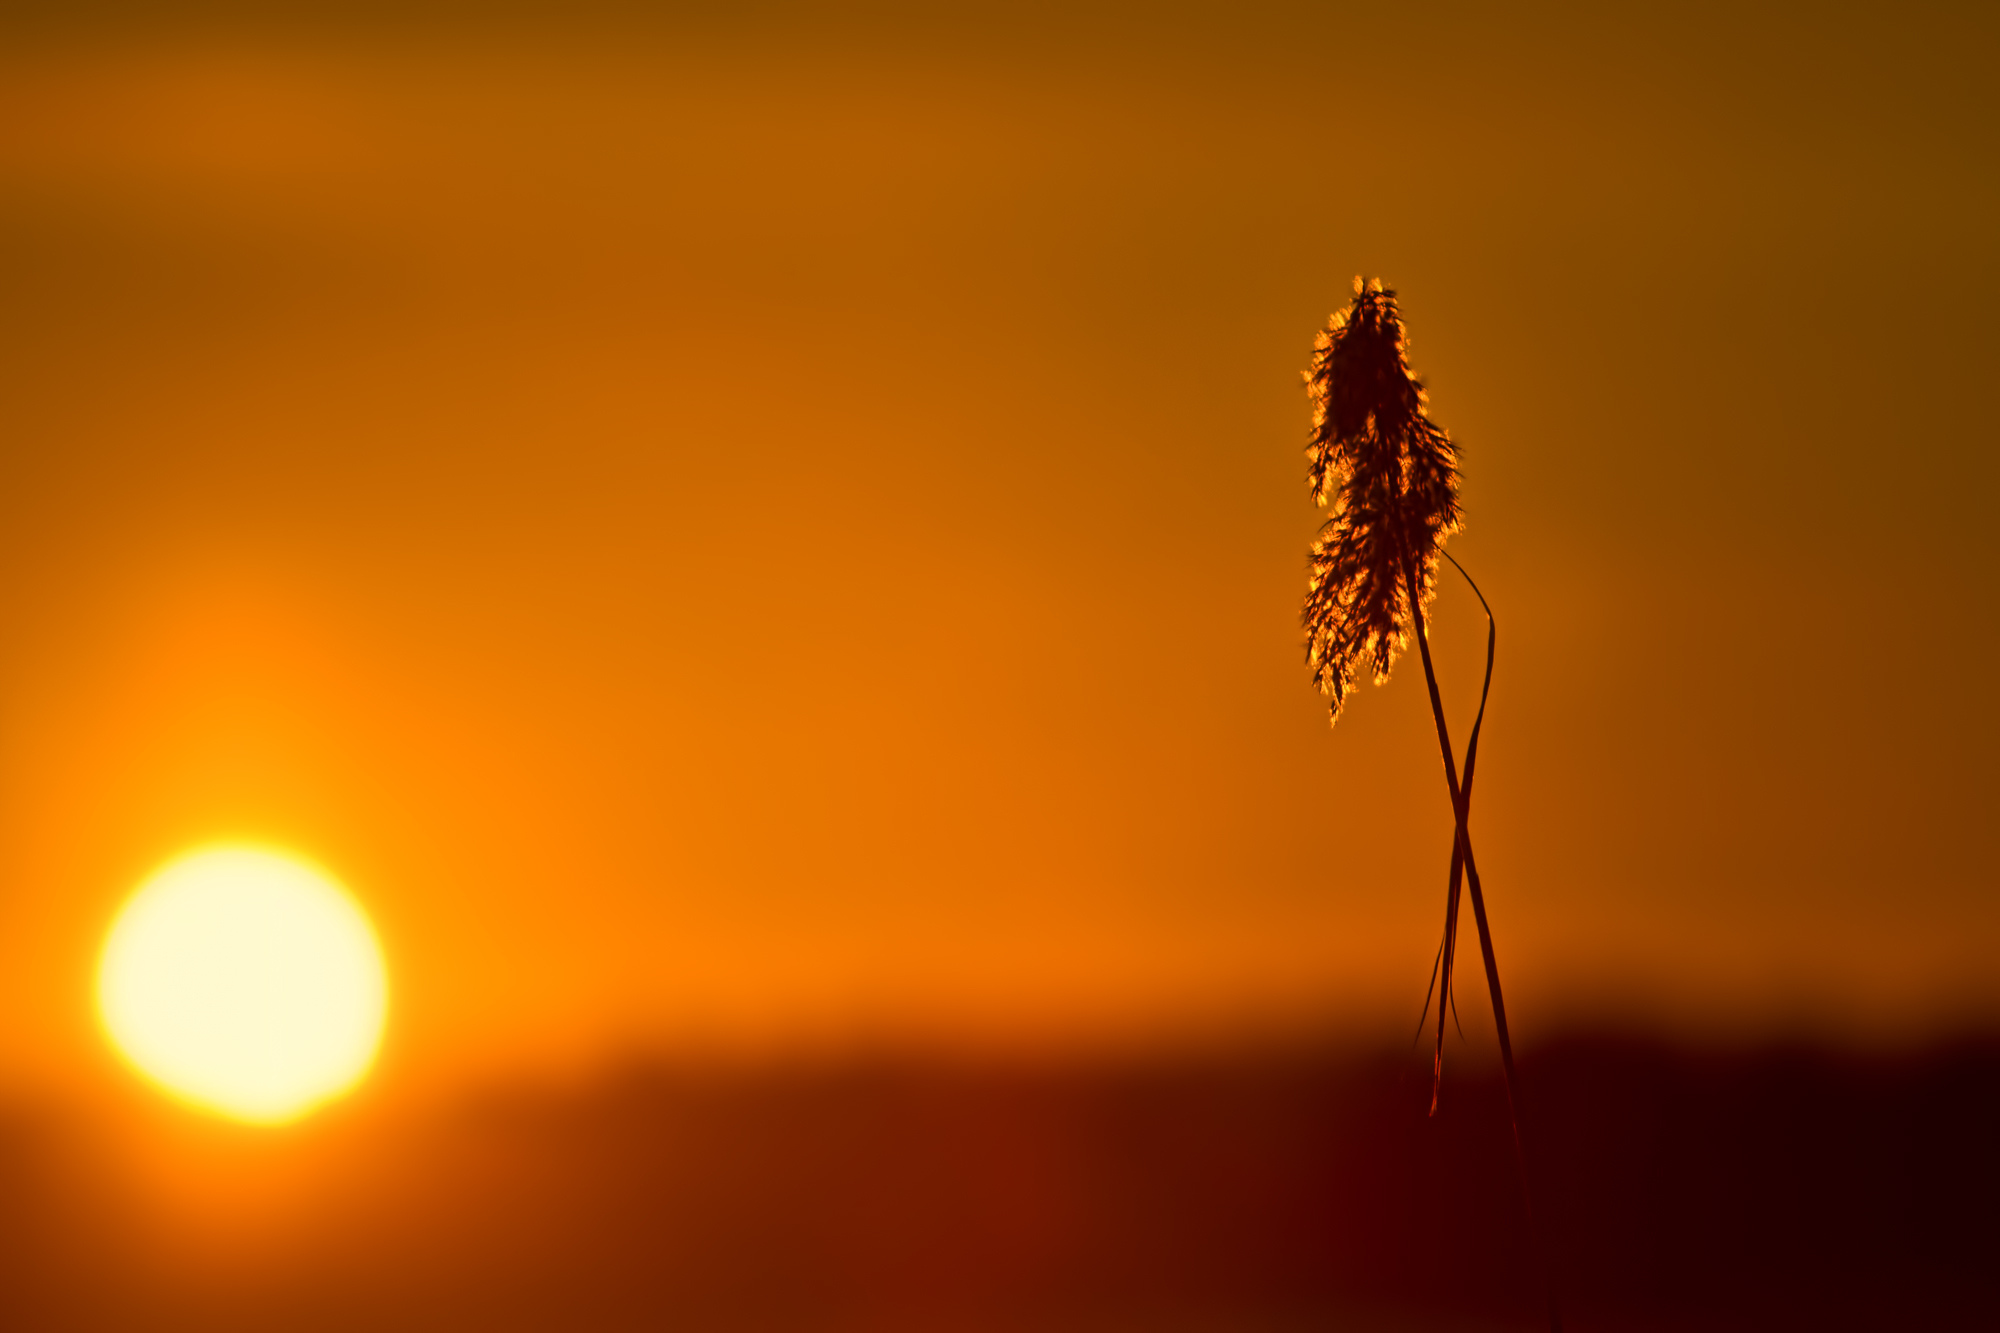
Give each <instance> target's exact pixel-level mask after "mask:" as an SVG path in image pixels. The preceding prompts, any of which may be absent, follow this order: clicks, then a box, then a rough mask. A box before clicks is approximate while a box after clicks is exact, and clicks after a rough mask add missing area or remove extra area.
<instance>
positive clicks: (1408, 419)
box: [1300, 278, 1459, 721]
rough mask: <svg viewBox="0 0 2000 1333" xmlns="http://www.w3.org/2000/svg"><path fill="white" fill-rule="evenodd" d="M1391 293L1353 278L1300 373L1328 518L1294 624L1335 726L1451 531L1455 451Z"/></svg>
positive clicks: (1396, 636) (1314, 467)
mask: <svg viewBox="0 0 2000 1333" xmlns="http://www.w3.org/2000/svg"><path fill="white" fill-rule="evenodd" d="M1407 341H1408V339H1407V337H1406V335H1405V334H1404V331H1403V321H1402V317H1401V316H1400V314H1399V313H1398V312H1397V309H1396V293H1395V292H1394V291H1391V290H1388V289H1386V288H1384V287H1383V285H1382V283H1381V282H1380V281H1379V280H1377V281H1374V282H1370V283H1366V284H1364V283H1363V282H1362V281H1361V279H1359V278H1356V279H1355V280H1354V301H1353V304H1352V305H1350V306H1349V307H1348V308H1347V309H1346V310H1345V311H1343V312H1341V313H1339V314H1336V315H1335V316H1333V318H1332V320H1331V321H1330V322H1329V323H1328V325H1327V328H1326V331H1325V332H1324V333H1322V334H1320V335H1319V338H1318V340H1317V341H1316V342H1315V343H1314V345H1313V357H1312V366H1311V368H1310V369H1309V370H1307V371H1306V377H1305V378H1306V392H1307V394H1308V395H1310V397H1311V399H1312V409H1313V417H1312V434H1311V437H1310V441H1309V443H1308V444H1307V447H1306V460H1307V465H1308V469H1307V481H1308V483H1309V484H1310V486H1311V488H1312V493H1313V499H1314V501H1315V502H1317V503H1319V504H1322V505H1324V504H1327V503H1329V502H1330V503H1331V504H1332V506H1333V514H1332V517H1330V518H1329V519H1327V521H1326V523H1325V524H1324V525H1323V526H1322V527H1321V528H1320V530H1319V536H1318V538H1316V539H1315V540H1314V542H1313V546H1312V572H1311V577H1310V580H1309V581H1308V583H1307V585H1306V601H1305V609H1304V612H1303V613H1302V615H1301V617H1300V618H1301V621H1302V622H1303V624H1304V626H1305V631H1306V662H1307V664H1308V665H1309V666H1311V668H1312V673H1313V684H1315V685H1316V686H1318V687H1319V689H1320V691H1321V692H1322V693H1324V694H1325V695H1326V696H1327V697H1328V700H1329V707H1330V709H1331V713H1332V717H1333V719H1334V720H1335V721H1338V720H1339V718H1340V707H1341V704H1342V703H1343V702H1344V701H1345V699H1346V697H1347V691H1348V689H1349V687H1350V686H1351V685H1352V684H1353V682H1354V677H1355V675H1356V674H1357V673H1358V672H1359V671H1360V669H1361V666H1362V664H1363V663H1364V662H1365V663H1367V665H1368V666H1369V668H1370V669H1371V670H1372V672H1373V674H1374V677H1375V679H1376V681H1377V682H1380V681H1383V680H1386V679H1387V678H1388V675H1389V668H1390V667H1391V666H1392V665H1393V664H1394V663H1395V660H1396V654H1397V653H1399V652H1400V651H1401V650H1402V648H1403V647H1404V644H1405V643H1406V641H1407V636H1408V633H1409V625H1410V623H1411V606H1410V597H1409V588H1408V583H1407V577H1408V576H1409V575H1411V574H1414V577H1415V580H1416V584H1417V589H1418V596H1420V597H1421V598H1422V599H1423V600H1424V601H1425V602H1428V601H1429V600H1430V595H1431V587H1432V584H1433V581H1434V580H1435V577H1436V573H1437V561H1438V553H1439V551H1441V550H1442V549H1443V548H1444V541H1445V538H1447V537H1449V536H1450V535H1451V534H1452V533H1454V532H1456V531H1458V527H1459V509H1458V451H1457V449H1456V448H1454V446H1453V445H1452V442H1451V437H1450V436H1449V435H1447V434H1446V433H1445V432H1444V430H1443V429H1442V428H1441V427H1439V426H1438V425H1436V424H1435V423H1433V422H1432V421H1431V419H1430V417H1429V416H1428V415H1426V412H1425V397H1424V387H1423V384H1422V383H1421V382H1420V381H1419V380H1418V379H1417V377H1416V376H1414V375H1412V374H1411V373H1410V364H1409V361H1408V360H1407V359H1406V358H1405V356H1404V350H1405V347H1406V345H1407Z"/></svg>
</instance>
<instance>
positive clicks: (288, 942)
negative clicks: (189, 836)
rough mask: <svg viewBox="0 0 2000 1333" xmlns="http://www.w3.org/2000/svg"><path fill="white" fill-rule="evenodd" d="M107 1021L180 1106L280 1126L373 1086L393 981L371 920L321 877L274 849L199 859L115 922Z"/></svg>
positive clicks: (107, 967) (181, 862) (159, 881)
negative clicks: (366, 1084) (367, 1082)
mask: <svg viewBox="0 0 2000 1333" xmlns="http://www.w3.org/2000/svg"><path fill="white" fill-rule="evenodd" d="M97 1010H98V1015H99V1017H100V1018H101V1019H102V1021H103V1023H104V1028H105V1031H106V1032H107V1033H108V1034H109V1035H110V1037H111V1042H112V1044H113V1045H114V1046H116V1047H117V1048H118V1051H119V1053H120V1054H122V1055H123V1056H124V1057H125V1058H126V1059H127V1060H129V1061H131V1063H132V1064H133V1065H134V1066H135V1067H137V1069H138V1070H139V1071H140V1072H141V1073H142V1074H144V1075H146V1077H148V1078H149V1079H151V1080H152V1081H153V1082H155V1083H157V1084H159V1085H160V1086H161V1087H162V1088H164V1089H166V1090H167V1091H168V1092H169V1093H171V1094H173V1095H174V1096H175V1097H178V1098H179V1099H181V1100H182V1101H185V1102H189V1103H192V1104H194V1105H196V1106H199V1107H201V1108H203V1109H205V1110H209V1111H213V1112H216V1113H218V1114H221V1115H224V1116H228V1117H230V1118H232V1119H235V1120H242V1121H248V1122H251V1123H254V1124H282V1123H284V1122H285V1121H289V1120H296V1119H298V1118H299V1117H300V1116H302V1115H305V1114H306V1113H307V1112H309V1111H311V1110H313V1109H314V1108H315V1107H317V1106H319V1105H321V1104H322V1103H324V1102H326V1101H328V1100H330V1099H332V1098H334V1097H338V1096H340V1095H341V1094H342V1093H344V1092H346V1091H348V1090H349V1089H351V1088H352V1087H354V1086H355V1085H356V1084H357V1083H359V1082H360V1081H361V1080H362V1078H363V1077H364V1076H366V1074H367V1073H368V1069H369V1066H371V1065H372V1064H373V1063H374V1061H375V1053H376V1051H377V1049H378V1048H379V1047H380V1045H381V1041H382V1024H383V1020H384V1018H385V1017H386V1015H387V1012H388V969H387V967H386V965H385V964H384V962H383V958H382V948H381V945H380V944H379V943H378V942H377V940H376V938H375V931H374V928H373V927H372V926H371V925H370V924H369V921H368V917H367V914H366V913H365V912H363V911H362V909H361V905H360V904H359V903H357V902H356V901H355V900H354V898H353V896H352V895H350V894H349V893H348V892H347V890H346V889H344V888H342V887H341V885H340V884H339V882H338V881H336V880H335V879H334V878H333V877H332V876H331V875H329V874H328V873H327V872H326V871H324V870H322V869H320V868H319V867H317V866H315V865H313V864H311V863H310V862H308V861H305V860H302V859H300V858H298V857H295V856H291V855H289V854H286V853H284V852H280V851H277V850H274V849H271V848H265V847H255V846H244V845H224V846H213V847H204V848H199V849H197V850H195V851H192V852H188V853H187V854H185V855H183V856H180V857H177V858H175V859H174V860H172V861H169V862H168V863H167V864H165V865H164V866H161V867H160V868H159V869H158V870H156V871H154V872H153V874H152V875H151V876H150V877H148V878H147V880H146V881H145V883H143V884H141V885H140V886H139V888H138V890H137V891H136V892H134V893H133V895H132V896H131V898H130V899H128V900H127V901H126V903H125V905H124V907H123V908H121V909H120V910H119V913H118V916H117V918H116V919H115V920H113V921H112V923H111V929H110V931H109V932H108V933H107V934H106V935H105V937H104V948H103V951H102V953H101V954H100V955H99V956H98V964H97Z"/></svg>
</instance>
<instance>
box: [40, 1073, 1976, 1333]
mask: <svg viewBox="0 0 2000 1333" xmlns="http://www.w3.org/2000/svg"><path fill="white" fill-rule="evenodd" d="M1527 1064H1528V1066H1529V1069H1530V1074H1529V1078H1530V1082H1529V1087H1530V1088H1531V1089H1532V1090H1533V1092H1532V1095H1533V1097H1534V1099H1535V1103H1536V1104H1535V1106H1534V1108H1533V1109H1534V1112H1535V1115H1536V1120H1535V1124H1536V1125H1537V1126H1538V1127H1539V1129H1538V1133H1537V1137H1536V1140H1535V1142H1534V1144H1533V1148H1534V1150H1535V1155H1536V1161H1537V1166H1538V1168H1539V1169H1540V1170H1541V1171H1542V1173H1543V1178H1544V1179H1545V1180H1546V1182H1547V1186H1546V1188H1547V1190H1548V1195H1549V1211H1550V1214H1551V1221H1552V1227H1551V1230H1552V1233H1553V1238H1554V1243H1555V1247H1556V1256H1557V1262H1558V1265H1559V1276H1560V1278H1561V1280H1562V1281H1563V1283H1564V1289H1565V1293H1566V1297H1567V1301H1568V1304H1569V1305H1570V1307H1571V1310H1570V1311H1569V1312H1568V1313H1569V1314H1570V1316H1571V1319H1572V1322H1573V1323H1574V1324H1575V1326H1576V1327H1577V1328H1579V1329H1630V1330H1668V1329H1689V1330H1693V1329H1703V1330H1726V1329H1733V1328H1742V1329H1815V1330H1819V1329H1878V1328H1916V1327H1995V1326H2000V1281H1996V1278H1995V1277H1994V1275H1993V1274H1994V1273H1995V1272H2000V1264H1995V1263H1994V1262H1993V1256H1994V1254H1995V1253H1996V1251H2000V1220H1996V1209H1995V1203H1994V1200H1995V1198H1996V1192H1997V1191H2000V1146H1996V1130H2000V1043H1970V1044H1965V1045H1961V1046H1959V1047H1956V1048H1953V1049H1950V1050H1943V1051H1935V1052H1931V1053H1928V1054H1924V1055H1903V1056H1896V1057H1881V1058H1872V1059H1856V1058H1849V1059H1842V1058H1836V1057H1832V1056H1828V1055H1824V1054H1815V1053H1812V1052H1809V1051H1802V1050H1792V1051H1766V1052H1763V1053H1759V1054H1738V1055H1718V1054H1699V1053H1690V1052H1686V1051H1675V1050H1671V1049H1668V1048H1664V1047H1659V1046H1653V1045H1648V1044H1644V1043H1636V1042H1629V1041H1612V1040H1598V1041H1577V1042H1572V1043H1569V1044H1566V1045H1562V1046H1559V1047H1556V1048H1552V1049H1547V1050H1543V1051H1540V1052H1537V1053H1533V1054H1531V1055H1529V1056H1528V1057H1527ZM1429 1074H1430V1070H1429V1066H1428V1061H1427V1059H1425V1058H1424V1057H1423V1056H1421V1055H1414V1054H1413V1055H1409V1056H1399V1057H1395V1058H1389V1057H1384V1058H1357V1057H1353V1056H1337V1055H1331V1054H1324V1053H1321V1054H1314V1053H1310V1052H1307V1053H1301V1052H1291V1053H1286V1054H1281V1055H1271V1054H1264V1055H1257V1056H1252V1055H1237V1056H1232V1057H1203V1058H1195V1057H1187V1058H1184V1059H1180V1060H1164V1059H1162V1060H1155V1061H1152V1062H1130V1063H1125V1064H1096V1065H1083V1064H1072V1065H1066V1066H1059V1065H1046V1066H1040V1067H1027V1066H1022V1065H1013V1066H1007V1067H999V1066H973V1065H958V1066H950V1065H945V1064H925V1063H921V1062H914V1061H912V1062H901V1063H898V1062H894V1061H878V1062H873V1063H870V1062H856V1063H853V1064H849V1065H845V1066H840V1067H830V1066H829V1067H822V1068H818V1069H815V1070H792V1071H788V1072H768V1071H767V1072H763V1073H759V1074H743V1073H738V1074H733V1075H732V1074H718V1073H713V1072H710V1073H705V1074H698V1073H691V1072H687V1071H676V1070H674V1069H670V1068H666V1067H658V1068H648V1069H634V1070H632V1071H629V1072H628V1073H627V1074H626V1075H624V1076H622V1077H619V1078H615V1079H606V1080H603V1081H601V1082H599V1083H598V1084H596V1085H594V1086H591V1087H588V1088H583V1089H577V1090H571V1091H569V1092H566V1093H562V1094H556V1093H540V1094H530V1093H518V1094H514V1095H509V1096H493V1097H489V1098H487V1099H485V1100H483V1101H479V1102H477V1103H469V1104H467V1105H466V1106H464V1107H462V1108H460V1109H459V1110H457V1111H455V1112H453V1113H451V1114H449V1115H435V1116H431V1117H429V1118H427V1119H423V1120H404V1121H399V1122H391V1121H389V1120H387V1119H386V1118H382V1117H376V1118H374V1119H370V1118H368V1116H367V1115H365V1114H362V1113H352V1114H347V1115H346V1118H345V1119H343V1118H342V1113H334V1114H331V1115H329V1116H328V1117H326V1122H325V1123H324V1124H314V1125H307V1126H301V1127H297V1128H296V1129H295V1130H293V1131H288V1132H286V1133H284V1134H280V1135H275V1136H274V1135H254V1134H253V1135H245V1134H243V1133H241V1132H239V1131H233V1130H227V1129H223V1128H221V1127H208V1126H204V1125H202V1124H200V1123H198V1122H195V1121H193V1120H192V1119H190V1118H178V1119H175V1118H172V1117H168V1116H164V1115H162V1116H157V1117H154V1118H153V1120H152V1121H151V1122H149V1123H148V1124H147V1125H143V1126H141V1127H140V1128H139V1129H137V1130H133V1129H131V1128H130V1127H127V1128H126V1129H125V1130H123V1131H120V1132H118V1133H113V1132H112V1130H111V1129H109V1128H107V1127H106V1126H105V1125H104V1124H100V1123H97V1122H91V1123H90V1124H88V1125H85V1124H82V1123H79V1122H76V1121H57V1120H54V1119H51V1118H48V1117H42V1118H37V1117H34V1116H31V1115H25V1114H17V1115H15V1116H14V1117H12V1118H11V1119H9V1120H7V1121H6V1122H5V1123H4V1124H0V1173H4V1178H0V1219H4V1230H3V1231H0V1284H3V1285H0V1301H3V1302H4V1306H0V1325H3V1326H5V1327H7V1328H10V1329H11V1328H20V1329H50V1330H61V1329H79V1330H82V1329H138V1328H146V1329H182V1328H184V1329H203V1330H211V1329H250V1328H259V1329H277V1328H283V1329H296V1330H313V1329H334V1328H343V1329H346V1328H369V1329H394V1330H400V1329H451V1328H465V1329H498V1330H510V1329H602V1328H631V1327H660V1328H673V1329H677V1330H689V1331H691V1333H700V1331H702V1330H773V1331H774V1333H783V1331H784V1330H791V1329H797V1330H802V1331H803V1330H820V1329H826V1330H855V1331H856V1333H860V1331H863V1330H910V1331H911V1333H916V1331H917V1330H938V1331H939V1333H953V1331H954V1330H966V1331H967V1333H981V1331H983V1330H993V1331H995V1333H999V1331H1001V1330H1009V1331H1011V1330H1024V1331H1025V1330H1030V1329H1032V1330H1038V1331H1042V1330H1047V1331H1052V1333H1063V1331H1064V1330H1103V1331H1105V1333H1111V1331H1112V1330H1135V1331H1136V1330H1161V1331H1163V1333H1175V1331H1179V1330H1185V1331H1186V1333H1197V1331H1200V1333H1224V1331H1225V1330H1229V1331H1233V1333H1260V1331H1263V1330H1269V1331H1270V1333H1283V1331H1289V1330H1307V1329H1340V1328H1357V1329H1406V1330H1420V1329H1436V1330H1460V1329H1463V1330H1473V1329H1506V1328H1518V1329H1528V1328H1533V1327H1536V1326H1537V1325H1538V1323H1539V1321H1540V1320H1541V1318H1542V1317H1543V1316H1542V1313H1541V1311H1542V1306H1541V1300H1540V1294H1539V1290H1538V1286H1537V1282H1536V1277H1535V1270H1534V1267H1533V1263H1532V1258H1531V1255H1530V1253H1529V1252H1528V1249H1527V1245H1528V1241H1527V1237H1526V1235H1525V1233H1524V1230H1523V1228H1522V1226H1521V1222H1520V1202H1519V1195H1518V1191H1517V1189H1516V1187H1515V1182H1514V1179H1513V1164H1512V1161H1511V1157H1510V1153H1509V1150H1508V1145H1507V1141H1506V1136H1507V1134H1508V1122H1507V1116H1506V1111H1505V1108H1504V1102H1503V1093H1502V1090H1501V1087H1500V1082H1499V1078H1498V1074H1497V1071H1494V1072H1493V1073H1492V1074H1490V1075H1487V1076H1482V1075H1481V1074H1480V1073H1479V1072H1478V1070H1477V1069H1476V1068H1474V1067H1472V1065H1471V1064H1470V1063H1469V1062H1467V1063H1464V1064H1462V1065H1461V1069H1460V1072H1459V1073H1458V1074H1457V1075H1456V1076H1455V1077H1453V1078H1450V1079H1448V1081H1447V1083H1446V1085H1445V1095H1444V1100H1443V1104H1442V1105H1441V1107H1440V1110H1439V1113H1438V1115H1437V1117H1436V1118H1435V1119H1431V1118H1427V1117H1426V1116H1425V1114H1424V1112H1425V1107H1426V1104H1427V1102H1428V1100H1429V1096H1430V1080H1429Z"/></svg>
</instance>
